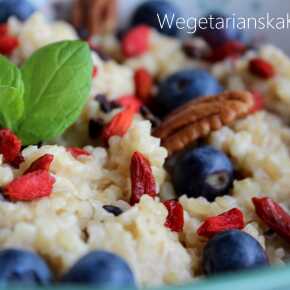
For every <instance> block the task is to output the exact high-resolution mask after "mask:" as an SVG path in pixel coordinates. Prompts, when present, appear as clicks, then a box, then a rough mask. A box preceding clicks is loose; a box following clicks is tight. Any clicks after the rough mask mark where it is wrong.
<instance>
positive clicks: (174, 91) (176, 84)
mask: <svg viewBox="0 0 290 290" xmlns="http://www.w3.org/2000/svg"><path fill="white" fill-rule="evenodd" d="M221 91H222V87H221V86H220V84H219V82H218V81H217V80H216V79H215V78H214V77H213V76H212V75H211V74H209V73H208V72H207V71H206V70H203V69H187V70H182V71H179V72H177V73H174V74H173V75H171V76H169V77H168V78H167V79H165V80H163V81H162V82H161V83H160V86H159V93H158V94H157V96H156V98H155V102H156V106H157V107H159V108H162V113H161V115H164V114H167V113H169V112H171V111H173V110H174V109H176V108H177V107H179V106H181V105H183V104H185V103H186V102H188V101H191V100H193V99H195V98H197V97H201V96H208V95H215V94H218V93H220V92H221Z"/></svg>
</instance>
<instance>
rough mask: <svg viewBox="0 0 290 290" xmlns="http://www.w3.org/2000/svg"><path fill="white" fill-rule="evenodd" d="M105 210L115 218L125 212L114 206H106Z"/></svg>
mask: <svg viewBox="0 0 290 290" xmlns="http://www.w3.org/2000/svg"><path fill="white" fill-rule="evenodd" d="M103 209H105V210H106V211H107V212H109V213H111V214H113V215H114V216H119V215H121V214H122V213H123V211H122V210H121V209H120V208H119V207H117V206H114V205H104V206H103Z"/></svg>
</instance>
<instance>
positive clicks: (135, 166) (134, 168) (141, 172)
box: [130, 152, 157, 205]
mask: <svg viewBox="0 0 290 290" xmlns="http://www.w3.org/2000/svg"><path fill="white" fill-rule="evenodd" d="M130 173H131V189H132V193H131V201H130V203H131V205H134V204H135V203H138V202H139V201H140V199H141V197H142V195H144V194H147V195H149V196H151V197H155V196H156V194H157V193H156V183H155V178H154V176H153V173H152V169H151V166H150V162H149V160H148V159H146V158H145V157H144V156H143V155H142V154H141V153H140V152H134V154H133V155H132V158H131V164H130Z"/></svg>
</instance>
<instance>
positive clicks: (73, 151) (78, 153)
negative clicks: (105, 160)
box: [66, 147, 91, 158]
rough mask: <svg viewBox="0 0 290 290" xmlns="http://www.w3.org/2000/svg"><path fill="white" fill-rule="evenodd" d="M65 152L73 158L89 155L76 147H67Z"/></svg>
mask: <svg viewBox="0 0 290 290" xmlns="http://www.w3.org/2000/svg"><path fill="white" fill-rule="evenodd" d="M66 151H68V152H69V153H70V154H71V155H72V156H73V157H74V158H78V157H79V156H90V155H91V154H90V153H89V152H88V151H87V150H85V149H82V148H78V147H68V148H67V149H66Z"/></svg>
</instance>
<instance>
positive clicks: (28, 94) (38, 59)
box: [0, 41, 93, 145]
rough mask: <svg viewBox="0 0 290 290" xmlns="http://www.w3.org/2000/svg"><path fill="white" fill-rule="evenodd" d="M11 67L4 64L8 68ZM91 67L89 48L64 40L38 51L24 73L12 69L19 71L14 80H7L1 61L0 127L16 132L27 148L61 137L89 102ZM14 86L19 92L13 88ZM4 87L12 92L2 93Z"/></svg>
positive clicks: (29, 61)
mask: <svg viewBox="0 0 290 290" xmlns="http://www.w3.org/2000/svg"><path fill="white" fill-rule="evenodd" d="M7 62H8V61H7ZM11 65H12V64H10V63H9V62H8V63H6V64H4V66H5V67H6V69H7V68H8V66H11ZM12 66H13V65H12ZM92 67H93V64H92V58H91V52H90V49H89V47H88V45H87V44H86V43H84V42H81V41H63V42H58V43H54V44H51V45H48V46H45V47H43V48H41V49H39V50H38V51H36V52H35V53H34V54H33V55H32V56H31V57H30V58H29V59H28V60H27V62H26V63H25V64H24V65H23V66H22V68H21V70H18V69H17V68H16V67H15V66H14V67H13V69H14V70H15V69H16V72H17V73H15V77H14V78H12V77H10V78H6V79H5V78H4V75H3V74H2V71H1V61H0V113H1V114H0V125H1V126H3V127H9V128H11V129H12V130H14V132H15V133H16V134H17V135H18V136H19V137H20V138H21V140H22V142H23V144H25V145H29V144H36V143H38V142H40V141H45V140H50V139H53V138H55V137H57V136H58V135H60V134H62V133H63V132H64V130H65V129H66V128H68V127H69V126H70V125H71V124H72V123H74V122H75V121H76V119H77V118H78V116H79V115H80V113H81V111H82V108H83V106H84V105H85V103H86V101H87V98H88V96H89V93H90V89H91V81H92ZM10 70H11V68H10ZM12 79H13V81H12ZM4 83H6V84H4ZM8 83H10V85H9V86H8ZM13 84H14V86H15V87H18V89H16V88H15V89H16V90H17V92H16V91H13V89H10V88H14V87H13V86H12V85H13ZM15 84H18V85H17V86H16V85H15ZM21 84H22V85H21ZM4 85H6V86H8V88H9V89H7V90H6V92H5V90H3V93H2V87H1V86H4ZM21 87H22V89H21ZM23 88H24V89H23ZM2 99H3V102H2ZM13 100H15V101H14V103H15V105H14V106H13V105H12V103H13ZM1 104H4V105H3V106H1ZM16 105H17V106H16ZM12 107H15V110H16V108H18V109H17V112H18V114H16V113H15V112H11V109H12ZM21 108H22V110H21ZM19 115H20V117H19ZM15 116H16V118H15ZM17 116H18V117H17ZM2 119H3V122H2Z"/></svg>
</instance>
